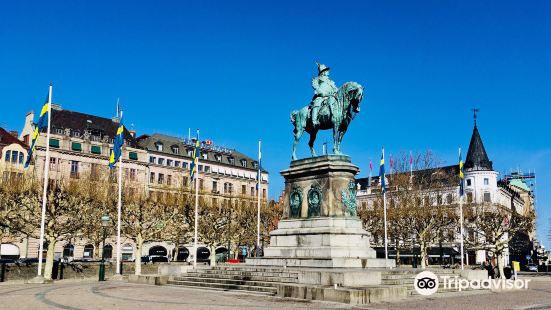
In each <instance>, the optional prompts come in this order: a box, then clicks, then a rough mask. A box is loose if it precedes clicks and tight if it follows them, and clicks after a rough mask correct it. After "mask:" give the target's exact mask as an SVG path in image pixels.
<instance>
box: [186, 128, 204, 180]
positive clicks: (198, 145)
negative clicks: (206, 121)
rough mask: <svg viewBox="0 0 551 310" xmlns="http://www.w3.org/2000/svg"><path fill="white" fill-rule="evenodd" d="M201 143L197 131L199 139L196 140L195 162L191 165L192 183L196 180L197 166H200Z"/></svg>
mask: <svg viewBox="0 0 551 310" xmlns="http://www.w3.org/2000/svg"><path fill="white" fill-rule="evenodd" d="M200 147H201V142H199V130H197V139H195V149H194V150H193V161H192V162H191V164H190V165H189V176H190V183H191V182H193V180H194V179H195V175H196V173H197V165H198V164H199V155H200Z"/></svg>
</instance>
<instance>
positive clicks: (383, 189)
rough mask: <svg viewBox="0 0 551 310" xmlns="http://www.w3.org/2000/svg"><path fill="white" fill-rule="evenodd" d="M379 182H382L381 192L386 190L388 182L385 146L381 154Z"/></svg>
mask: <svg viewBox="0 0 551 310" xmlns="http://www.w3.org/2000/svg"><path fill="white" fill-rule="evenodd" d="M379 182H380V183H381V193H384V192H386V184H385V149H384V148H383V152H382V154H381V167H380V170H379Z"/></svg>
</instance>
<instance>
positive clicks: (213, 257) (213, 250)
mask: <svg viewBox="0 0 551 310" xmlns="http://www.w3.org/2000/svg"><path fill="white" fill-rule="evenodd" d="M209 250H210V265H211V267H212V266H216V248H215V247H214V245H209Z"/></svg>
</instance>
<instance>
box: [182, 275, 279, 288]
mask: <svg viewBox="0 0 551 310" xmlns="http://www.w3.org/2000/svg"><path fill="white" fill-rule="evenodd" d="M174 281H191V282H206V283H219V284H231V285H248V286H264V287H277V284H278V282H273V281H251V280H241V279H223V278H203V277H188V276H183V277H175V278H174Z"/></svg>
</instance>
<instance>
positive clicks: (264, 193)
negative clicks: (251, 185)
mask: <svg viewBox="0 0 551 310" xmlns="http://www.w3.org/2000/svg"><path fill="white" fill-rule="evenodd" d="M262 198H266V189H265V188H263V189H262Z"/></svg>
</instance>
